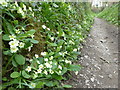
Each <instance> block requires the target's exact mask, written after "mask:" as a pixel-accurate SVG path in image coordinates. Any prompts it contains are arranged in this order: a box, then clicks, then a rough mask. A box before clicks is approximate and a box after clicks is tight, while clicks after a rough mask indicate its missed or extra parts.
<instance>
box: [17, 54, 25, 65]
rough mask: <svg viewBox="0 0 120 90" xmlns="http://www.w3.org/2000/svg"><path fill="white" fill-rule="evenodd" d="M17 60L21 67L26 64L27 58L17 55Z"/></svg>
mask: <svg viewBox="0 0 120 90" xmlns="http://www.w3.org/2000/svg"><path fill="white" fill-rule="evenodd" d="M15 60H16V62H17V63H18V64H19V65H24V64H25V57H23V56H22V55H19V54H16V55H15Z"/></svg>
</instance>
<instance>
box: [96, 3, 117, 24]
mask: <svg viewBox="0 0 120 90" xmlns="http://www.w3.org/2000/svg"><path fill="white" fill-rule="evenodd" d="M118 7H119V4H113V5H112V6H110V7H106V8H105V9H104V10H103V11H102V12H100V13H99V14H98V17H100V18H104V19H105V20H107V21H109V22H110V23H112V24H115V25H119V20H118V15H119V11H118Z"/></svg>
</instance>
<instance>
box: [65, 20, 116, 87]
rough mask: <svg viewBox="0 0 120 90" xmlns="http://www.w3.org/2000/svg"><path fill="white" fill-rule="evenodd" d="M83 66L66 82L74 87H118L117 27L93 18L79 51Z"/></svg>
mask: <svg viewBox="0 0 120 90" xmlns="http://www.w3.org/2000/svg"><path fill="white" fill-rule="evenodd" d="M81 53H82V54H81V57H80V60H79V64H80V65H81V66H83V68H82V69H81V70H80V71H79V73H78V75H77V76H75V75H73V78H72V79H70V80H68V81H67V82H66V83H67V84H71V85H73V87H74V88H118V28H117V27H116V26H114V25H111V24H109V23H108V22H106V21H105V20H102V19H99V18H95V21H94V24H93V27H92V29H91V31H90V34H89V36H88V38H87V39H86V42H85V43H84V46H83V49H82V51H81Z"/></svg>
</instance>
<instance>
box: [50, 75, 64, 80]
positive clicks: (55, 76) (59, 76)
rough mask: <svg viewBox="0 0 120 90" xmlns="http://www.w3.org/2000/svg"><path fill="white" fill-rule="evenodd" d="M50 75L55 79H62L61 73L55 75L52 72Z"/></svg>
mask: <svg viewBox="0 0 120 90" xmlns="http://www.w3.org/2000/svg"><path fill="white" fill-rule="evenodd" d="M52 77H53V78H55V79H56V80H62V79H63V77H62V76H61V75H57V74H53V75H52Z"/></svg>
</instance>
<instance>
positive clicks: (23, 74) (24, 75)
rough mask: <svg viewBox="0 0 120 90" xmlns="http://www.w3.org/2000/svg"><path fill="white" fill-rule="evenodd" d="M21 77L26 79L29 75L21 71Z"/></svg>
mask: <svg viewBox="0 0 120 90" xmlns="http://www.w3.org/2000/svg"><path fill="white" fill-rule="evenodd" d="M22 76H23V77H24V78H27V79H28V78H30V75H29V74H27V73H26V72H25V71H24V70H23V71H22Z"/></svg>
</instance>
